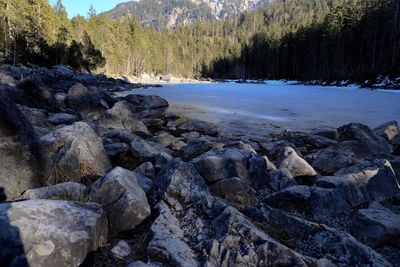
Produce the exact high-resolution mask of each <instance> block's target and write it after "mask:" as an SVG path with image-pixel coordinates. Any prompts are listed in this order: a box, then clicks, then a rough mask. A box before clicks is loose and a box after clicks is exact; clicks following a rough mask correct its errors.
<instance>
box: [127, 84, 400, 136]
mask: <svg viewBox="0 0 400 267" xmlns="http://www.w3.org/2000/svg"><path fill="white" fill-rule="evenodd" d="M162 86H163V87H161V88H154V89H139V90H134V91H133V93H135V94H154V95H159V96H161V97H163V98H165V99H166V100H168V102H169V103H170V105H171V107H170V110H171V111H174V112H177V113H179V114H183V115H186V116H189V117H192V118H196V119H201V120H206V121H210V122H214V123H217V124H218V125H219V126H220V127H221V128H222V129H223V130H224V131H228V132H237V133H238V134H239V135H240V134H253V135H254V134H259V135H260V134H261V135H263V134H265V133H271V132H281V131H283V130H284V129H291V130H299V131H311V130H314V129H324V128H336V127H339V126H342V125H344V124H347V123H350V122H359V123H363V124H366V125H368V126H370V127H376V126H378V125H379V124H382V123H384V122H387V121H389V120H398V121H400V91H399V92H389V91H388V92H386V91H380V90H375V91H373V90H368V89H360V88H357V87H322V86H305V85H300V84H297V83H293V82H287V83H286V82H281V81H270V82H267V83H266V84H237V83H199V84H162Z"/></svg>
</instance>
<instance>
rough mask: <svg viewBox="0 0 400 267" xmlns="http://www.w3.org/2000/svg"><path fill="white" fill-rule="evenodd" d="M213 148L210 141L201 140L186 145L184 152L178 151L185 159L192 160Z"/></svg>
mask: <svg viewBox="0 0 400 267" xmlns="http://www.w3.org/2000/svg"><path fill="white" fill-rule="evenodd" d="M211 148H212V147H211V144H210V143H209V142H207V141H201V140H199V141H196V142H191V143H189V144H188V145H187V146H184V147H183V149H182V152H181V153H178V155H180V156H182V159H183V160H184V161H191V160H192V159H194V158H196V157H198V156H200V155H202V154H204V153H206V152H207V151H209V150H210V149H211Z"/></svg>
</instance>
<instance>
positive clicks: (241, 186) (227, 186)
mask: <svg viewBox="0 0 400 267" xmlns="http://www.w3.org/2000/svg"><path fill="white" fill-rule="evenodd" d="M210 188H211V190H212V191H213V192H214V193H215V194H216V195H218V196H220V197H222V198H224V199H226V200H228V201H229V202H232V203H234V204H236V205H238V206H239V207H244V206H245V205H251V204H255V203H256V192H255V191H254V189H253V188H251V187H250V186H249V185H248V184H246V183H244V182H243V181H242V180H240V178H237V177H234V178H228V179H223V180H220V181H217V182H216V183H214V184H212V185H210Z"/></svg>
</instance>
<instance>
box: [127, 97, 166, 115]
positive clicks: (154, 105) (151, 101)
mask: <svg viewBox="0 0 400 267" xmlns="http://www.w3.org/2000/svg"><path fill="white" fill-rule="evenodd" d="M124 99H125V100H126V101H128V102H129V103H131V104H132V106H133V107H134V110H135V111H141V110H152V109H166V108H168V106H169V104H168V102H167V101H166V100H165V99H163V98H161V97H159V96H156V95H135V94H130V95H127V96H126V97H125V98H124Z"/></svg>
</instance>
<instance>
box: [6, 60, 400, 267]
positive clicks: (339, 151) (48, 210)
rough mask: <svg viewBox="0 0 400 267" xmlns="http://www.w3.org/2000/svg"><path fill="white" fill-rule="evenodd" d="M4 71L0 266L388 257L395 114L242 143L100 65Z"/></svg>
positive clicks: (322, 262)
mask: <svg viewBox="0 0 400 267" xmlns="http://www.w3.org/2000/svg"><path fill="white" fill-rule="evenodd" d="M0 80H1V81H2V84H1V85H0V118H1V119H0V153H1V154H0V155H1V161H0V263H1V264H0V265H1V266H31V267H36V266H129V267H142V266H181V267H186V266H187V267H192V266H205V267H213V266H321V267H322V266H399V263H400V186H399V183H400V129H399V126H398V124H397V122H396V121H392V122H388V123H385V124H383V125H382V126H380V127H378V128H376V129H370V128H369V127H368V126H365V125H362V124H357V123H352V124H348V125H344V126H342V127H340V128H338V129H337V130H326V131H325V130H320V131H317V132H312V133H301V132H293V131H284V132H282V133H280V134H274V135H270V136H268V137H264V138H260V137H257V138H251V137H249V138H245V139H243V138H242V139H239V138H235V137H234V135H222V134H220V131H219V129H218V127H217V126H216V125H213V124H210V123H207V122H202V121H197V120H192V119H190V118H181V117H179V116H178V115H176V114H173V113H171V112H169V111H168V105H169V104H168V102H167V101H166V100H164V99H162V98H160V97H158V96H144V95H135V94H132V95H127V96H124V97H118V96H116V95H115V94H114V93H115V92H119V91H127V90H132V89H134V88H137V87H138V85H134V84H129V83H127V82H124V81H122V80H115V79H109V78H107V77H105V76H102V75H92V74H87V73H86V74H82V73H75V72H73V71H71V70H70V69H68V68H66V67H64V66H56V67H54V68H52V69H43V68H17V67H12V66H2V67H1V68H0Z"/></svg>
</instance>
